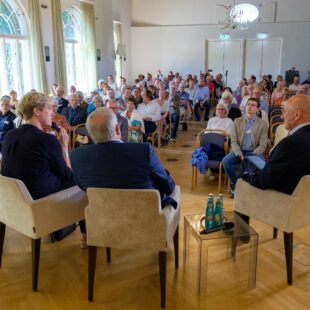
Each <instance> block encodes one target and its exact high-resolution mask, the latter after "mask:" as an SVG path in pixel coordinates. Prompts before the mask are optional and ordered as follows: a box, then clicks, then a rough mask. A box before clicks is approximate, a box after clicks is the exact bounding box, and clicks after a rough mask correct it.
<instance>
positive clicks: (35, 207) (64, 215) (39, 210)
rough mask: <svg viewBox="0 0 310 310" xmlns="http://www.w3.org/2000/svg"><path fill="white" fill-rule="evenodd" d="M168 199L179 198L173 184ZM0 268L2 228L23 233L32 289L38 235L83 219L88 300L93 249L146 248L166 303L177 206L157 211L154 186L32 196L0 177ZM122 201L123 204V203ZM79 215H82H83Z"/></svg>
mask: <svg viewBox="0 0 310 310" xmlns="http://www.w3.org/2000/svg"><path fill="white" fill-rule="evenodd" d="M172 197H173V198H174V199H175V200H176V201H177V202H178V204H179V202H180V188H179V187H178V186H177V187H176V190H175V192H174V193H173V195H172ZM0 201H1V203H0V266H1V262H2V255H3V245H4V237H5V229H6V226H8V227H10V228H13V229H14V230H16V231H18V232H20V233H22V234H24V235H26V236H27V237H29V238H30V239H31V245H32V289H33V291H37V289H38V272H39V260H40V247H41V238H42V237H44V236H47V235H49V234H51V233H53V232H54V231H56V230H59V229H61V228H64V227H66V226H68V225H71V224H73V223H76V222H79V221H81V220H83V219H86V226H87V244H88V251H89V270H88V275H89V279H88V299H89V301H92V300H93V290H94V277H95V269H96V252H97V247H106V248H107V260H108V262H111V251H110V249H111V248H118V249H147V250H152V251H156V252H158V255H159V271H160V289H161V307H162V308H165V301H166V253H167V251H168V249H169V245H170V244H171V242H172V241H173V243H174V251H175V268H178V264H179V255H178V251H179V250H178V244H179V228H178V227H179V219H180V206H179V207H178V208H177V209H174V208H173V207H172V206H168V207H165V208H164V209H162V207H161V200H160V195H159V192H158V191H157V190H124V189H107V188H89V189H88V190H87V195H86V193H85V192H83V191H81V190H80V189H79V188H78V187H77V186H75V187H72V188H69V189H66V190H63V191H60V192H58V193H55V194H52V195H49V196H47V197H44V198H42V199H38V200H33V199H32V197H31V196H30V194H29V192H28V190H27V188H26V187H25V185H24V183H23V182H22V181H20V180H17V179H12V178H8V177H4V176H0ZM124 202H125V203H124ZM84 214H85V215H84Z"/></svg>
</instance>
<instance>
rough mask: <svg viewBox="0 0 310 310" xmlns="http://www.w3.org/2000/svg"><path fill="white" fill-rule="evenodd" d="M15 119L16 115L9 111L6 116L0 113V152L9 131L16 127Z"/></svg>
mask: <svg viewBox="0 0 310 310" xmlns="http://www.w3.org/2000/svg"><path fill="white" fill-rule="evenodd" d="M15 118H16V115H15V114H14V113H13V112H11V111H8V112H7V113H5V114H2V113H0V152H1V145H2V142H3V140H4V137H5V135H6V134H7V132H8V131H9V130H11V129H13V128H14V127H15V125H14V122H13V121H14V119H15Z"/></svg>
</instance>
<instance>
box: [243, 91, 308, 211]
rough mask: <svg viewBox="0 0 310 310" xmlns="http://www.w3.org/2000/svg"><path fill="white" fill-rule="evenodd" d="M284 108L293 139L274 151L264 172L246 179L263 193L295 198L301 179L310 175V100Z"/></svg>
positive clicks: (304, 98)
mask: <svg viewBox="0 0 310 310" xmlns="http://www.w3.org/2000/svg"><path fill="white" fill-rule="evenodd" d="M283 105H284V109H283V119H284V126H285V128H286V129H287V130H288V131H289V135H288V136H287V137H286V138H284V139H282V140H281V143H279V144H278V145H277V146H276V147H274V149H273V150H272V152H271V154H270V156H269V159H268V160H267V162H266V165H265V167H264V168H263V169H262V170H259V171H256V172H253V173H244V174H243V176H242V178H243V179H244V180H245V181H247V182H249V183H250V184H251V185H253V186H255V187H258V188H260V189H273V190H276V191H279V192H282V193H285V194H288V195H291V194H292V193H293V191H294V189H295V187H296V186H297V184H298V182H299V181H300V179H301V178H302V177H303V176H304V175H308V174H310V165H309V158H310V96H308V95H297V96H293V97H291V98H290V99H289V100H287V101H285V102H284V103H283ZM266 207H268V206H266Z"/></svg>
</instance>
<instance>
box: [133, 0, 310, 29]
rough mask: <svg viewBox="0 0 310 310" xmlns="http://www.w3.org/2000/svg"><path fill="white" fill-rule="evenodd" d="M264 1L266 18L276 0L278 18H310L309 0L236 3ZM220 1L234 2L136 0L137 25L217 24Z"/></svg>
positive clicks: (255, 2) (265, 0)
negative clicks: (271, 4) (217, 5)
mask: <svg viewBox="0 0 310 310" xmlns="http://www.w3.org/2000/svg"><path fill="white" fill-rule="evenodd" d="M245 2H246V3H251V4H254V5H256V6H258V5H259V4H261V5H262V11H261V12H262V21H267V20H268V18H269V16H270V8H271V6H270V3H273V2H276V4H277V5H276V7H277V9H276V12H275V13H276V20H277V21H279V22H283V21H285V22H288V21H310V1H309V0H277V1H273V0H247V1H238V0H237V1H236V3H237V4H238V3H245ZM216 4H224V5H227V6H228V5H231V4H233V0H216V1H215V0H192V1H189V0H156V1H153V0H133V9H132V14H133V25H134V26H138V25H145V26H146V25H150V26H151V25H153V26H155V25H184V24H185V25H206V24H215V23H217V21H218V17H219V15H222V14H221V13H223V9H220V8H218V7H216Z"/></svg>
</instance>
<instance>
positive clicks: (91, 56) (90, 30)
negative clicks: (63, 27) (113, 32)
mask: <svg viewBox="0 0 310 310" xmlns="http://www.w3.org/2000/svg"><path fill="white" fill-rule="evenodd" d="M80 8H81V12H82V47H83V58H84V74H85V79H84V80H85V83H86V85H85V89H86V91H91V90H93V89H94V88H96V84H97V68H96V41H95V13H94V6H93V5H92V4H88V3H85V2H81V6H80Z"/></svg>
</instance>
